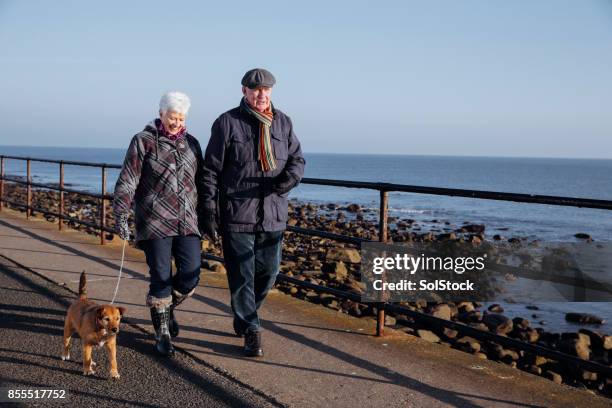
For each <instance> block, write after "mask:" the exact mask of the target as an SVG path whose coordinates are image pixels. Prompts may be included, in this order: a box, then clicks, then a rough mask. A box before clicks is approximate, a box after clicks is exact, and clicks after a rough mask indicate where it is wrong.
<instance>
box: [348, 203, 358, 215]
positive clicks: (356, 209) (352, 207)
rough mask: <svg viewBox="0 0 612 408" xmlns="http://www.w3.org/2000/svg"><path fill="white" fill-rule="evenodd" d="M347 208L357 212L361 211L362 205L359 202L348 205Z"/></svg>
mask: <svg viewBox="0 0 612 408" xmlns="http://www.w3.org/2000/svg"><path fill="white" fill-rule="evenodd" d="M346 210H347V211H348V212H352V213H356V212H358V211H361V206H360V205H359V204H350V205H349V206H347V207H346Z"/></svg>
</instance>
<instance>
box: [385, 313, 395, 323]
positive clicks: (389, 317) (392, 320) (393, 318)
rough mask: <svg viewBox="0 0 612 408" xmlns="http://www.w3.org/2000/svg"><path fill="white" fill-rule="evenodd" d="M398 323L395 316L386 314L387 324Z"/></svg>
mask: <svg viewBox="0 0 612 408" xmlns="http://www.w3.org/2000/svg"><path fill="white" fill-rule="evenodd" d="M396 324H397V320H396V319H395V317H393V316H389V315H388V314H385V326H395V325H396Z"/></svg>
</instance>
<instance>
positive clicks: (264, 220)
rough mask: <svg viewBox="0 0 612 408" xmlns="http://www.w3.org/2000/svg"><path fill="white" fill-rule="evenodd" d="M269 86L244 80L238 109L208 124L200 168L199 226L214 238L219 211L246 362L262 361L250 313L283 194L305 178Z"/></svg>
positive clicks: (276, 253) (281, 216)
mask: <svg viewBox="0 0 612 408" xmlns="http://www.w3.org/2000/svg"><path fill="white" fill-rule="evenodd" d="M275 83H276V80H275V78H274V76H273V75H272V74H271V73H270V72H269V71H267V70H265V69H261V68H256V69H252V70H250V71H248V72H247V73H246V74H245V75H244V77H243V78H242V94H243V96H244V97H243V98H242V100H241V101H240V106H238V107H236V108H234V109H232V110H229V111H227V112H225V113H224V114H222V115H221V116H219V118H217V120H216V121H215V122H214V124H213V126H212V134H211V137H210V140H209V142H208V147H207V148H206V153H205V157H204V166H203V176H204V191H203V201H202V203H201V204H202V207H201V208H203V214H202V221H203V227H202V228H203V232H205V233H206V234H207V235H209V236H210V237H212V238H213V239H214V238H215V237H216V234H217V223H216V217H215V215H216V214H217V212H218V214H219V216H220V223H221V228H220V232H221V235H222V237H223V254H224V258H225V264H226V268H227V279H228V283H229V287H230V291H231V304H232V310H233V312H234V331H235V332H236V334H237V335H238V336H243V335H244V353H245V355H246V356H249V357H257V356H262V355H263V351H262V348H261V329H260V321H259V318H258V316H257V310H258V309H259V308H260V306H261V305H262V303H263V301H264V299H265V297H266V295H267V293H268V291H269V290H270V288H272V286H273V285H274V281H275V280H276V275H277V274H278V270H279V265H280V260H281V246H282V239H283V231H284V230H285V228H286V223H287V195H288V193H289V191H290V190H291V189H292V188H294V187H295V186H297V185H298V183H299V182H300V180H301V179H302V176H303V175H304V164H305V162H304V157H303V156H302V151H301V148H300V142H299V141H298V139H297V137H296V136H295V133H293V124H292V123H291V120H290V119H289V117H288V116H287V115H285V114H284V113H283V112H281V111H280V110H278V109H276V108H275V107H274V106H273V105H272V103H271V101H270V96H271V94H272V86H274V84H275ZM217 206H218V208H217Z"/></svg>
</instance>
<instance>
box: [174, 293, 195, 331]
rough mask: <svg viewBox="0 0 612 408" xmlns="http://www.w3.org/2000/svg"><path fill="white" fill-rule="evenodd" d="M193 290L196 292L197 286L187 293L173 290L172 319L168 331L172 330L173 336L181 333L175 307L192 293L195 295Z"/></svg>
mask: <svg viewBox="0 0 612 408" xmlns="http://www.w3.org/2000/svg"><path fill="white" fill-rule="evenodd" d="M193 292H195V288H194V289H192V290H191V291H189V293H187V294H185V295H183V294H182V293H181V292H179V291H177V290H173V291H172V304H171V305H170V320H169V322H168V331H169V332H170V336H171V337H173V338H174V337H176V336H178V335H179V330H180V329H179V324H178V321H177V320H176V317H175V316H174V308H175V307H177V306H178V305H180V304H181V303H183V302H184V301H185V299H187V298H188V297H191V295H193Z"/></svg>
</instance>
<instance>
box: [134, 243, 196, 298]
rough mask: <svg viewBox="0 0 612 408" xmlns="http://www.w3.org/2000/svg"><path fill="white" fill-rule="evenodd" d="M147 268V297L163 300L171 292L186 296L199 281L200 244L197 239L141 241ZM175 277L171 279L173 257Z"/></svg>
mask: <svg viewBox="0 0 612 408" xmlns="http://www.w3.org/2000/svg"><path fill="white" fill-rule="evenodd" d="M139 245H140V247H141V248H142V249H144V252H145V256H146V258H147V265H149V274H150V275H151V280H150V283H149V295H150V296H153V297H156V298H159V299H163V298H167V297H169V296H171V295H172V289H174V290H176V291H178V292H180V293H181V294H187V293H189V292H190V291H191V290H192V289H193V288H195V287H196V286H197V285H198V282H199V281H200V265H201V263H202V260H201V254H200V252H201V244H200V237H198V236H197V235H187V236H183V237H180V236H175V237H165V238H159V239H149V240H145V241H140V243H139ZM173 256H174V263H175V265H176V273H175V274H174V277H173V276H172V257H173Z"/></svg>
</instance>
